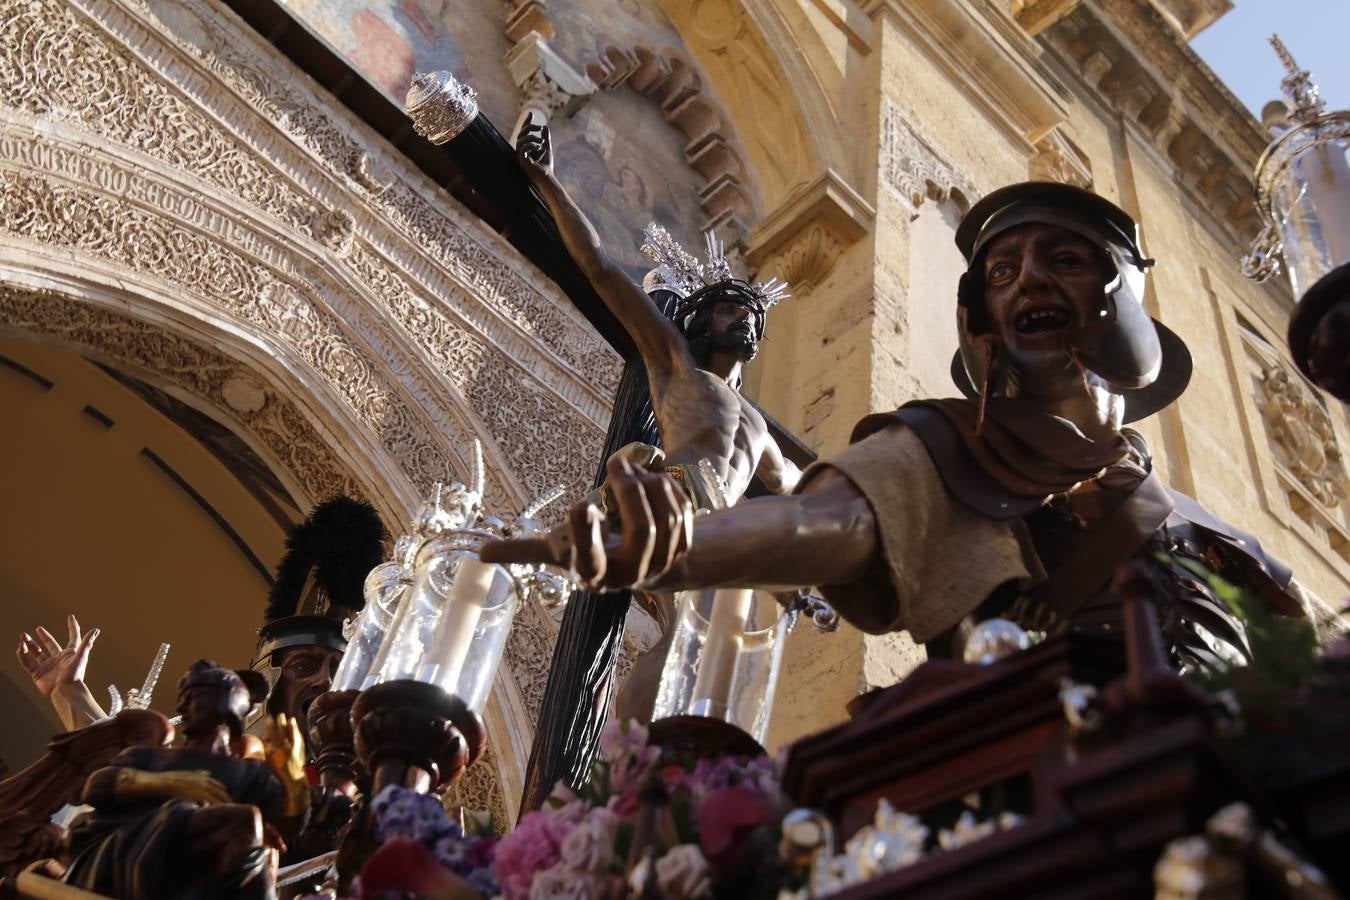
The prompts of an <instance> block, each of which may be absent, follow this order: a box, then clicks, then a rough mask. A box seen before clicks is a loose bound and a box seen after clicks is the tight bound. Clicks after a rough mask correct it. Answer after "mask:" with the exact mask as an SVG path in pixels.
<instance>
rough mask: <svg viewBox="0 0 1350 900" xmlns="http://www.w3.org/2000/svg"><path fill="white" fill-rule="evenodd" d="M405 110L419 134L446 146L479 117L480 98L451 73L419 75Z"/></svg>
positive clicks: (413, 83) (404, 105) (416, 76)
mask: <svg viewBox="0 0 1350 900" xmlns="http://www.w3.org/2000/svg"><path fill="white" fill-rule="evenodd" d="M403 108H404V109H405V110H406V111H407V113H408V115H409V116H411V117H412V120H413V129H414V130H415V131H416V132H417V133H418V134H420V135H422V136H423V137H425V138H426V139H427V140H429V141H431V142H432V143H433V144H444V143H445V142H446V141H449V140H451V139H453V138H455V137H458V136H459V134H460V132H462V131H464V129H466V128H468V127H469V124H470V123H471V122H473V120H474V119H475V118H476V117H477V116H478V94H477V93H476V92H475V91H474V89H473V88H471V87H469V86H468V85H467V84H464V83H463V82H461V81H460V80H459V79H458V78H456V77H455V76H454V75H452V74H450V73H449V72H420V73H418V74H417V75H415V76H413V80H412V84H411V85H410V86H409V87H408V98H407V100H405V101H404V103H403Z"/></svg>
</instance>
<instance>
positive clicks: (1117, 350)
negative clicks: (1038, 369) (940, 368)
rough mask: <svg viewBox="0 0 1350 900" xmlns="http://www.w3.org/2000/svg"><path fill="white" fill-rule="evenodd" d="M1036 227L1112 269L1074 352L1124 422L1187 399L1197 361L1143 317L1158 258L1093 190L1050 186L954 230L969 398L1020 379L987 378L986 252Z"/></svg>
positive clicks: (1021, 189)
mask: <svg viewBox="0 0 1350 900" xmlns="http://www.w3.org/2000/svg"><path fill="white" fill-rule="evenodd" d="M1032 223H1040V224H1046V225H1054V226H1057V227H1059V228H1064V229H1066V230H1068V231H1072V232H1073V233H1075V234H1078V235H1080V236H1082V237H1084V238H1086V239H1087V240H1089V241H1091V242H1092V243H1093V244H1095V245H1096V246H1097V247H1099V248H1100V249H1101V250H1102V252H1103V253H1104V254H1105V255H1106V256H1107V257H1108V258H1109V259H1110V261H1111V264H1112V266H1114V268H1115V273H1116V274H1115V277H1114V278H1112V279H1111V281H1110V282H1108V283H1107V284H1106V286H1105V288H1104V290H1103V291H1102V301H1101V307H1100V308H1099V310H1098V311H1097V313H1098V314H1097V315H1093V316H1089V321H1088V322H1086V323H1083V324H1082V325H1080V326H1078V327H1077V328H1076V329H1075V331H1074V334H1073V335H1072V336H1071V337H1070V339H1069V346H1070V349H1071V350H1072V352H1073V355H1074V357H1075V358H1076V359H1077V360H1078V361H1079V363H1081V364H1082V366H1083V367H1084V368H1086V369H1087V370H1088V371H1091V372H1093V373H1094V374H1096V375H1097V376H1099V377H1100V378H1101V379H1102V380H1103V381H1105V382H1106V383H1107V384H1109V385H1111V386H1112V387H1113V388H1116V389H1117V390H1118V391H1119V393H1120V394H1121V395H1122V396H1123V397H1124V400H1125V421H1127V422H1133V421H1137V420H1139V419H1142V418H1145V417H1146V416H1150V415H1152V414H1153V413H1155V412H1157V411H1158V410H1160V409H1162V408H1163V407H1165V406H1167V405H1168V404H1170V403H1171V402H1172V401H1173V400H1175V399H1176V398H1177V397H1179V396H1181V393H1182V392H1183V391H1184V390H1185V389H1186V385H1187V383H1188V382H1189V381H1190V377H1191V354H1190V351H1189V350H1188V349H1187V348H1186V344H1185V342H1184V341H1182V340H1181V338H1180V337H1178V336H1177V335H1176V334H1175V333H1174V332H1172V331H1171V329H1169V328H1167V327H1166V326H1165V325H1163V324H1162V323H1161V322H1158V321H1157V320H1155V319H1152V318H1150V317H1149V315H1148V313H1147V312H1145V310H1144V305H1143V297H1144V279H1145V277H1146V275H1147V272H1148V269H1149V268H1150V267H1151V266H1152V265H1153V260H1151V259H1148V258H1147V257H1145V256H1144V254H1143V252H1142V251H1141V250H1140V247H1139V229H1138V226H1137V225H1136V224H1135V222H1134V219H1132V218H1130V215H1129V214H1128V213H1126V212H1125V211H1124V210H1123V209H1121V208H1120V207H1118V206H1116V205H1115V204H1114V203H1111V202H1110V201H1109V200H1106V199H1105V198H1103V197H1099V196H1098V195H1096V194H1094V193H1092V192H1091V191H1085V190H1083V189H1081V188H1077V187H1073V186H1071V185H1067V184H1058V183H1055V182H1047V181H1027V182H1023V183H1021V184H1014V185H1009V186H1008V187H1004V188H1000V189H999V190H996V191H994V192H993V193H991V194H990V195H989V196H987V197H985V198H984V199H982V200H981V201H980V202H979V203H976V204H975V205H974V206H973V207H971V210H970V212H968V213H966V215H965V217H964V218H963V219H962V220H961V224H960V226H959V227H958V228H957V230H956V245H957V247H958V248H959V249H960V251H961V254H962V255H963V256H964V257H965V259H966V272H965V274H964V275H962V276H961V281H960V286H959V288H958V290H957V302H958V307H957V319H958V334H959V342H960V348H959V350H958V351H957V353H956V355H955V357H954V358H953V359H952V380H953V381H955V382H956V385H957V387H958V388H960V389H961V391H962V393H964V394H965V395H966V396H968V397H976V396H979V386H980V385H984V384H986V383H988V384H991V385H993V392H994V393H997V392H998V383H999V382H1001V381H1006V380H1007V379H1008V378H1009V377H1014V378H1015V377H1016V373H1013V372H1007V371H1001V372H992V373H991V372H987V371H986V368H987V366H988V360H989V359H990V358H991V356H990V354H989V352H988V347H989V345H990V342H991V341H993V340H995V338H994V336H993V334H992V330H991V323H990V321H989V316H988V312H987V310H986V308H985V297H984V289H985V283H984V272H983V263H984V251H985V250H986V249H987V248H988V246H989V243H990V242H991V241H992V240H993V239H994V238H996V237H998V236H999V235H1000V234H1003V233H1004V232H1006V231H1008V230H1009V229H1012V228H1016V227H1018V226H1019V225H1028V224H1032ZM996 365H1004V366H1006V363H997V364H996Z"/></svg>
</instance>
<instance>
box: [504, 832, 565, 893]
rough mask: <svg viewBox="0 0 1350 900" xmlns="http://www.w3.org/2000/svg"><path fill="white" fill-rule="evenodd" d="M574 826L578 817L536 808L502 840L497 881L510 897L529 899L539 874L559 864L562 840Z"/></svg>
mask: <svg viewBox="0 0 1350 900" xmlns="http://www.w3.org/2000/svg"><path fill="white" fill-rule="evenodd" d="M574 827H575V820H573V819H572V818H571V817H570V816H563V815H558V811H557V810H552V811H549V810H533V811H531V812H528V813H526V814H525V815H524V816H523V817H522V818H521V820H520V822H519V824H517V825H516V828H515V830H514V831H512V832H511V833H510V834H508V835H506V836H505V837H503V838H502V839H501V841H499V842H498V844H497V857H496V868H497V883H498V884H500V885H501V888H502V895H503V896H504V897H505V898H506V900H528V898H529V896H530V884H531V882H532V881H534V878H535V875H537V874H538V873H540V872H542V871H544V870H545V869H550V868H552V867H553V866H555V865H557V863H558V860H560V859H561V858H562V842H563V840H564V839H565V838H566V837H567V833H568V832H569V831H571V830H572V828H574Z"/></svg>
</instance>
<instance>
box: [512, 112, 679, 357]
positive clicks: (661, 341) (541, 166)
mask: <svg viewBox="0 0 1350 900" xmlns="http://www.w3.org/2000/svg"><path fill="white" fill-rule="evenodd" d="M516 155H517V156H518V157H519V159H520V165H521V168H523V169H524V170H525V173H526V174H527V175H529V177H530V181H531V182H532V183H533V184H534V186H535V187H536V188H538V189H539V193H540V194H541V195H542V196H543V198H544V202H545V203H546V204H547V205H548V209H549V212H551V213H552V214H553V221H554V222H556V223H557V225H558V231H559V232H560V233H561V234H562V239H563V243H564V244H565V245H566V246H567V252H568V253H570V254H571V255H572V259H574V260H576V263H577V265H578V266H580V267H581V271H582V273H584V274H585V276H586V278H587V280H588V281H590V283H591V285H592V286H593V287H594V288H595V292H596V293H597V294H599V295H600V299H601V300H603V301H604V302H605V306H607V307H609V311H610V312H612V313H613V314H614V317H615V318H616V319H618V320H619V324H621V325H623V327H624V330H625V331H627V332H628V336H629V337H631V338H632V339H633V343H634V344H635V345H636V346H637V350H638V353H640V354H641V355H642V360H643V362H645V363H646V364H647V369H648V371H652V370H655V371H661V370H667V369H669V368H671V367H672V366H673V365H674V364H675V363H676V362H677V361H680V360H683V359H684V357H685V356H687V355H688V350H687V348H686V346H685V342H684V337H683V335H681V334H680V332H679V330H678V329H677V328H676V327H675V326H674V325H673V324H672V323H671V322H670V320H669V319H667V318H666V317H665V316H663V315H662V314H661V311H660V310H659V309H657V308H656V304H654V303H652V301H651V298H649V297H648V296H647V292H646V291H644V290H642V287H641V286H640V285H637V284H634V283H633V279H632V278H631V277H629V275H628V273H627V272H625V271H624V270H623V269H621V268H619V266H618V265H617V264H616V263H615V262H614V261H613V260H612V259H610V257H609V254H608V253H606V252H605V248H604V247H603V246H602V245H601V243H600V236H599V235H598V234H597V233H596V231H595V228H594V226H592V225H591V223H590V221H589V220H588V219H587V218H586V215H585V213H583V212H582V211H581V208H580V207H578V206H577V204H576V202H575V201H574V200H573V199H572V198H571V197H570V196H568V194H567V191H566V190H565V189H564V188H563V186H562V184H560V183H559V182H558V179H557V178H555V177H554V175H553V167H552V155H553V147H552V144H551V141H550V137H549V131H548V126H547V125H537V124H535V122H534V121H533V119H532V118H531V119H528V120H526V122H525V124H524V125H523V126H521V129H520V134H519V135H517V136H516Z"/></svg>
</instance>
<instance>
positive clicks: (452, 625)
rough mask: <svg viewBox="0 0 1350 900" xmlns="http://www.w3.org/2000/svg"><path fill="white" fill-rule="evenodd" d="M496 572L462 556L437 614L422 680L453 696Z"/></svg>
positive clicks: (493, 567)
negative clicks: (437, 685)
mask: <svg viewBox="0 0 1350 900" xmlns="http://www.w3.org/2000/svg"><path fill="white" fill-rule="evenodd" d="M496 573H497V569H496V567H495V566H490V565H488V564H487V563H483V562H479V561H478V560H477V559H475V558H474V557H471V556H465V557H462V558H461V560H460V563H459V570H458V571H457V572H456V573H455V581H454V584H452V585H451V586H450V597H449V599H448V600H447V602H446V604H445V610H444V612H442V613H441V621H440V623H439V624H438V625H437V627H436V636H435V638H434V639H433V640H432V646H430V647H428V648H427V653H426V656H425V657H424V658H423V660H422V675H423V680H426V681H434V682H435V683H437V684H439V685H441V686H442V687H444V688H445V689H446V690H447V691H449V692H450V693H455V687H456V685H458V684H459V676H460V673H461V672H462V671H463V669H464V660H465V659H466V658H467V657H468V655H469V646H470V645H471V644H472V643H473V632H474V629H475V628H476V627H477V626H478V619H479V617H480V616H481V615H482V614H483V603H484V602H485V601H486V600H487V595H488V590H489V589H490V588H491V587H492V579H493V578H494V577H495V575H496Z"/></svg>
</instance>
